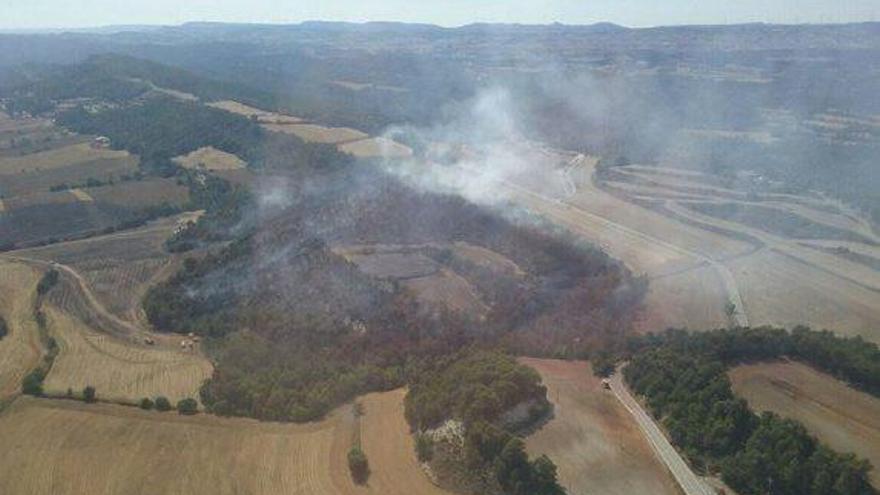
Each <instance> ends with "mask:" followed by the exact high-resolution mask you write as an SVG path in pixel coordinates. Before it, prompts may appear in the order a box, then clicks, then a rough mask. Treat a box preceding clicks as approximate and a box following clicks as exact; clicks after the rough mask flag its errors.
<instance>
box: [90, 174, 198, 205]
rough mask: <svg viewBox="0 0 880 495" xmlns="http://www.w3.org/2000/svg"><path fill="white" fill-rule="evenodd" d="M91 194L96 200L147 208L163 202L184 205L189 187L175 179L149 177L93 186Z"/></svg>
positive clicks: (187, 197)
mask: <svg viewBox="0 0 880 495" xmlns="http://www.w3.org/2000/svg"><path fill="white" fill-rule="evenodd" d="M89 195H90V196H91V197H92V198H94V199H95V201H101V202H103V203H108V204H111V205H115V206H120V207H124V208H146V207H149V206H157V205H161V204H162V203H168V204H172V205H177V206H182V205H183V204H184V203H186V201H187V199H189V189H187V187H186V186H184V185H181V184H178V183H177V182H176V181H175V180H174V179H147V180H142V181H129V182H120V183H118V184H114V185H112V186H101V187H93V188H90V189H89Z"/></svg>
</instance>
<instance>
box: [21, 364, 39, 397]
mask: <svg viewBox="0 0 880 495" xmlns="http://www.w3.org/2000/svg"><path fill="white" fill-rule="evenodd" d="M21 393H23V394H27V395H33V396H35V397H39V396H41V395H43V376H42V374H41V373H39V372H38V371H36V370H35V371H32V372H30V373H28V374H27V376H25V377H24V379H22V381H21Z"/></svg>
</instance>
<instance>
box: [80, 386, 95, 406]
mask: <svg viewBox="0 0 880 495" xmlns="http://www.w3.org/2000/svg"><path fill="white" fill-rule="evenodd" d="M83 400H84V401H86V402H88V403H92V402H95V401H96V400H97V397H96V396H95V387H93V386H91V385H88V386H86V388H84V389H83Z"/></svg>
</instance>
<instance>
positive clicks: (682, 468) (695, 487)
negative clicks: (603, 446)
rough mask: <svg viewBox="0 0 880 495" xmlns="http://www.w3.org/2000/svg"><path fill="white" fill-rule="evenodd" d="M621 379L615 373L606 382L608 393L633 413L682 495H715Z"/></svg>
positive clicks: (618, 373)
mask: <svg viewBox="0 0 880 495" xmlns="http://www.w3.org/2000/svg"><path fill="white" fill-rule="evenodd" d="M622 376H623V374H622V373H620V372H617V373H615V374H614V375H613V376H612V377H611V378H610V379H609V380H608V381H609V384H610V386H611V391H612V392H613V393H614V395H615V397H617V400H619V401H620V402H621V404H623V407H625V408H626V409H627V411H629V412H630V414H632V416H633V418H634V419H635V420H636V423H638V425H639V428H641V430H642V432H643V433H644V434H645V438H647V439H648V443H649V444H651V448H653V449H654V453H655V454H656V455H657V458H658V459H660V460H661V461H662V462H663V464H665V465H666V467H667V468H668V469H669V471H670V472H671V473H672V476H673V477H674V478H675V481H676V482H678V484H679V486H681V489H682V491H683V492H684V494H685V495H716V492H715V490H714V489H712V488H711V487H709V485H707V484H706V483H704V482H703V480H701V479H700V477H699V476H697V475H696V473H694V472H693V471H692V470H691V468H690V466H688V464H687V463H686V462H685V461H684V459H682V458H681V456H680V455H679V454H678V452H677V451H676V450H675V448H674V447H673V446H672V444H670V443H669V440H667V439H666V436H665V435H663V432H662V431H660V427H658V426H657V424H656V423H655V422H654V420H653V419H652V418H651V416H649V415H648V413H647V412H645V410H644V409H642V406H641V405H640V404H639V403H638V402H636V400H635V398H633V396H632V394H630V393H629V390H627V388H626V385H625V384H624V383H623V378H622Z"/></svg>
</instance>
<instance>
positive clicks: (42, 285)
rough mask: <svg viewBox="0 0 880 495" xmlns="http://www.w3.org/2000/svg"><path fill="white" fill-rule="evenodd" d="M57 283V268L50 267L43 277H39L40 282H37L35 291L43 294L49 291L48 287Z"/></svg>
mask: <svg viewBox="0 0 880 495" xmlns="http://www.w3.org/2000/svg"><path fill="white" fill-rule="evenodd" d="M57 283H58V270H56V269H54V268H52V269H50V270H49V271H48V272H46V274H45V275H43V278H41V279H40V282H39V283H37V293H38V294H39V295H41V296H44V295H46V293H47V292H49V289H51V288H52V287H55V284H57Z"/></svg>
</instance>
